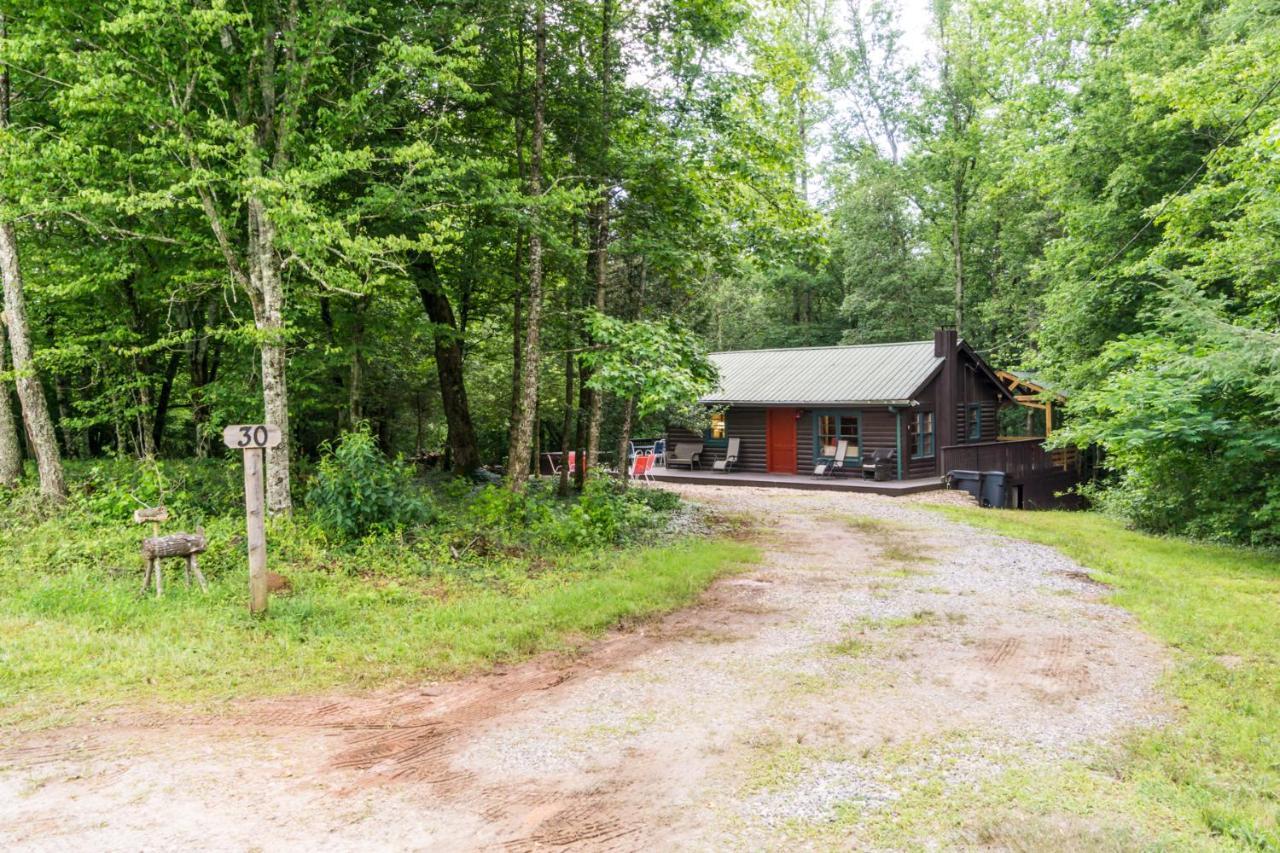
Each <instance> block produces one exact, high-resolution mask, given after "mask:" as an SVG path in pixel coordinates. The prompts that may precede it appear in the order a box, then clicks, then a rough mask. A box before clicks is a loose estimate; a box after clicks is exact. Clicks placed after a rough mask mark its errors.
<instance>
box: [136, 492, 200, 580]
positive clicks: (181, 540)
mask: <svg viewBox="0 0 1280 853" xmlns="http://www.w3.org/2000/svg"><path fill="white" fill-rule="evenodd" d="M133 520H134V522H135V523H137V524H146V523H150V524H151V526H152V532H153V533H155V535H154V536H149V537H147V538H146V539H143V540H142V568H143V574H142V591H143V592H146V591H147V587H148V586H150V585H151V579H152V578H155V583H156V596H157V597H159V596H161V595H163V594H164V571H163V570H162V566H161V564H160V561H161V560H162V559H164V558H165V557H182V558H184V559H185V560H186V569H185V571H184V578H185V581H186V583H187V584H188V585H190V583H191V576H192V575H195V579H196V582H197V583H199V584H200V588H201V589H203V590H205V591H206V592H207V591H208V590H209V584H208V583H207V582H206V581H205V579H204V574H203V573H202V572H201V571H200V563H199V562H198V561H197V559H196V556H197V555H198V554H203V553H204V551H205V549H206V548H208V547H209V540H208V539H206V538H205V535H204V528H203V527H197V528H196V532H195V533H171V534H169V535H168V536H161V535H160V522H162V521H168V520H169V511H168V510H167V509H165V508H164V507H162V506H160V507H148V508H147V509H140V510H138V511H137V512H135V513H134V514H133Z"/></svg>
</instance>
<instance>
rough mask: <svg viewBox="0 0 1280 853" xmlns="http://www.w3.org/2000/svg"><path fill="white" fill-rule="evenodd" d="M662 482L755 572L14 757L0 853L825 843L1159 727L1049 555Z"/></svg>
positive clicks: (816, 503)
mask: <svg viewBox="0 0 1280 853" xmlns="http://www.w3.org/2000/svg"><path fill="white" fill-rule="evenodd" d="M673 488H675V487H673ZM678 490H679V491H680V492H681V493H682V494H684V495H685V496H686V497H688V498H690V499H692V500H696V501H700V502H703V503H706V504H708V505H710V506H712V507H713V508H715V509H717V510H720V511H731V512H737V513H749V514H752V515H753V516H755V517H757V518H758V519H759V521H760V523H761V525H762V527H763V532H762V533H761V546H762V549H763V550H764V559H763V561H762V563H761V564H760V565H759V566H757V567H755V568H753V569H752V570H751V571H749V572H748V573H746V574H740V575H737V576H734V577H731V578H728V579H726V580H723V581H721V582H719V583H717V584H716V585H715V586H714V587H713V588H712V589H711V590H710V591H708V593H707V595H706V596H705V598H704V600H703V601H702V603H700V604H699V605H698V606H697V607H694V608H690V609H688V610H685V611H682V612H681V613H677V614H672V615H671V616H669V617H667V618H665V619H662V620H660V621H658V622H656V623H653V624H651V625H648V626H645V627H644V628H642V629H639V630H634V631H629V632H624V633H619V634H616V635H612V636H610V637H609V638H606V639H605V640H604V641H602V642H601V643H600V644H599V645H598V646H597V647H595V648H594V649H593V650H592V651H591V652H589V653H588V654H586V655H585V656H583V657H581V658H577V659H574V660H572V661H566V660H562V659H558V658H554V657H544V658H540V659H538V660H536V661H532V662H530V663H528V664H525V665H521V666H519V667H514V668H512V669H511V670H509V671H506V672H503V673H497V674H493V675H488V676H484V677H477V678H474V679H470V680H468V681H466V682H461V683H456V684H444V685H422V686H418V687H415V688H413V689H411V690H403V691H398V692H396V693H389V694H378V695H372V696H360V697H350V696H343V697H326V698H324V699H318V698H315V697H299V698H296V699H291V700H285V701H274V702H258V703H249V704H248V705H247V706H246V707H245V708H244V709H243V713H242V714H240V715H239V717H238V718H237V719H235V720H232V721H227V720H219V721H204V722H199V723H183V722H182V721H172V720H165V721H159V722H157V721H154V720H153V721H140V722H138V723H137V724H136V725H123V724H122V725H119V726H114V727H112V728H110V729H109V730H106V731H103V730H99V729H91V730H82V731H76V732H65V731H64V732H60V733H54V734H52V735H47V736H44V739H33V740H31V741H28V742H24V743H22V744H19V745H18V746H17V747H13V748H10V749H9V750H7V751H5V752H3V753H0V845H2V846H4V847H5V848H7V849H15V848H21V849H25V848H32V849H41V848H51V849H65V848H70V847H77V848H92V849H102V850H108V849H120V850H125V849H128V850H136V849H148V848H150V849H161V848H173V847H185V848H188V849H208V848H217V849H251V848H257V847H264V848H271V849H273V850H278V849H300V850H301V849H314V848H315V846H316V844H317V843H323V844H325V845H328V846H330V847H335V848H364V849H433V850H440V849H492V848H494V847H501V848H504V849H515V850H522V849H545V848H551V847H555V848H569V849H584V850H585V849H590V850H647V849H655V848H661V849H671V848H684V849H726V848H728V849H761V848H774V849H792V848H794V847H796V846H810V845H813V844H816V843H817V841H815V839H822V840H824V841H830V840H832V839H833V838H834V839H835V840H836V841H837V842H839V843H840V844H842V845H844V846H848V845H850V844H852V845H857V844H858V843H859V842H860V840H863V839H862V836H861V835H860V832H861V825H860V824H861V818H859V817H858V816H860V815H861V816H864V817H865V816H867V815H874V814H876V813H877V812H878V811H879V810H883V809H893V808H894V807H895V804H897V803H898V802H899V801H900V800H901V799H902V798H904V797H906V796H908V795H910V794H911V793H912V792H913V791H918V790H919V789H920V786H921V785H922V784H925V783H927V784H930V785H934V786H937V790H940V791H942V792H944V793H945V791H947V790H959V789H968V788H971V787H972V786H974V785H975V784H978V783H981V782H982V781H983V780H988V779H992V778H995V777H996V776H997V775H999V774H1000V773H1002V772H1003V771H1005V770H1008V769H1010V768H1019V769H1026V768H1031V769H1032V770H1034V769H1035V768H1037V767H1042V768H1048V767H1051V766H1053V765H1056V764H1059V763H1061V762H1063V761H1066V760H1069V759H1071V758H1075V757H1080V756H1084V755H1087V754H1088V753H1089V751H1090V750H1092V749H1094V748H1096V747H1097V746H1098V745H1099V744H1105V743H1106V742H1108V741H1110V740H1114V739H1115V738H1116V737H1117V736H1118V735H1120V734H1122V733H1123V732H1125V731H1128V730H1131V729H1133V728H1134V727H1139V726H1147V725H1154V724H1158V723H1159V722H1160V721H1161V719H1162V714H1163V709H1162V705H1161V704H1160V701H1159V698H1158V696H1157V695H1156V693H1155V689H1154V684H1155V682H1156V680H1157V679H1158V677H1159V675H1160V674H1161V672H1162V670H1163V668H1164V665H1165V656H1164V653H1163V652H1162V650H1161V649H1160V648H1159V647H1158V646H1157V645H1156V644H1155V643H1154V642H1153V641H1151V640H1149V639H1148V638H1147V637H1146V636H1145V635H1143V634H1142V633H1141V632H1140V631H1139V630H1138V629H1137V628H1136V627H1135V625H1134V623H1133V620H1132V619H1131V618H1130V617H1129V616H1127V615H1126V614H1124V613H1123V612H1122V611H1119V610H1117V609H1116V608H1114V607H1111V606H1109V605H1107V604H1105V603H1103V602H1102V601H1101V595H1102V593H1104V592H1105V590H1104V589H1103V588H1101V587H1100V586H1099V585H1098V584H1096V583H1095V582H1093V581H1091V580H1090V579H1089V578H1088V576H1087V574H1086V573H1085V572H1083V571H1082V570H1081V569H1080V567H1079V566H1077V565H1075V564H1074V563H1072V562H1071V561H1070V560H1068V559H1066V558H1065V557H1063V556H1061V555H1060V554H1058V553H1057V552H1055V551H1052V550H1050V549H1048V548H1044V547H1040V546H1036V545H1030V544H1027V543H1022V542H1017V541H1013V540H1009V539H1004V538H1001V537H997V536H994V535H991V534H987V533H980V532H977V531H975V530H973V529H971V528H968V527H965V526H962V525H958V524H954V523H951V522H949V521H946V520H944V519H942V518H940V517H939V516H938V515H936V514H935V513H931V512H928V511H927V510H924V509H922V508H921V507H920V506H919V504H918V503H917V502H913V501H910V500H906V499H903V498H882V497H878V496H872V495H854V494H841V493H833V492H792V491H786V490H769V489H749V488H725V487H713V486H680V487H678ZM926 499H929V498H926ZM935 499H936V498H935ZM944 499H945V498H944ZM851 816H852V817H851Z"/></svg>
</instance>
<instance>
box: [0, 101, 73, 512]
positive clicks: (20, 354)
mask: <svg viewBox="0 0 1280 853" xmlns="http://www.w3.org/2000/svg"><path fill="white" fill-rule="evenodd" d="M4 89H5V90H7V89H8V86H7V84H6V85H4ZM4 94H5V95H7V91H6V92H5V93H4ZM5 100H7V97H5ZM5 123H6V124H7V122H5ZM0 271H2V272H3V275H4V313H5V325H7V326H8V328H9V347H10V350H11V351H12V353H13V370H14V373H16V374H17V378H16V380H15V381H16V384H17V386H18V400H19V401H21V403H22V419H23V421H24V422H25V423H26V427H27V435H28V436H29V437H30V440H31V446H32V447H31V449H32V450H33V451H34V452H35V455H36V465H37V466H38V468H39V470H40V493H41V494H42V495H44V496H45V497H46V498H48V499H50V500H53V501H57V502H62V501H64V500H66V497H67V484H66V481H65V480H64V479H63V476H62V456H61V454H59V453H58V439H57V436H56V434H55V433H54V431H53V420H52V419H50V417H49V404H48V402H47V401H46V400H45V396H44V388H42V387H41V386H40V378H39V377H38V376H36V373H35V365H34V364H32V362H31V333H30V330H29V327H28V326H27V303H26V296H25V294H24V293H23V289H22V266H21V264H20V263H19V261H18V239H17V232H16V231H15V230H14V227H13V225H12V224H11V223H9V222H3V223H0Z"/></svg>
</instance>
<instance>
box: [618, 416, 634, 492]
mask: <svg viewBox="0 0 1280 853" xmlns="http://www.w3.org/2000/svg"><path fill="white" fill-rule="evenodd" d="M635 411H636V400H635V398H634V397H628V398H627V402H626V403H624V404H623V406H622V430H621V431H620V432H619V433H618V474H619V476H620V477H621V479H622V488H624V489H625V488H626V487H627V482H628V478H627V457H628V456H629V455H630V454H631V421H632V418H633V417H634V415H635Z"/></svg>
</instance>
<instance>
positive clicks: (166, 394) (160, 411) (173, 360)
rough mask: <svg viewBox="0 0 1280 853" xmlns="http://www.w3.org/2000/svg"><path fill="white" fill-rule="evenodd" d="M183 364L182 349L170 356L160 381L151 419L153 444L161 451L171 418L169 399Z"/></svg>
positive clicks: (157, 450)
mask: <svg viewBox="0 0 1280 853" xmlns="http://www.w3.org/2000/svg"><path fill="white" fill-rule="evenodd" d="M181 364H182V350H177V351H175V352H174V353H173V354H172V355H170V356H169V363H168V364H167V365H165V370H164V380H163V381H162V382H161V383H160V393H159V394H157V395H156V413H155V417H153V418H152V419H151V445H152V447H154V448H155V449H156V452H157V453H159V452H160V449H161V442H162V441H163V440H164V427H165V424H166V423H167V422H168V420H169V400H170V399H171V398H172V396H173V381H174V379H176V378H177V376H178V367H179V365H181Z"/></svg>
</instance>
